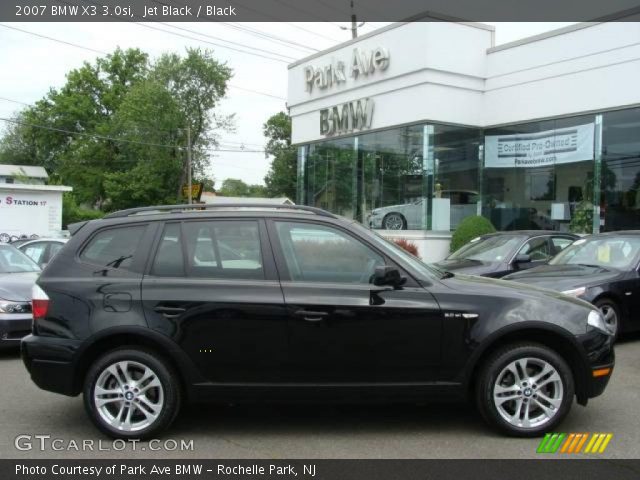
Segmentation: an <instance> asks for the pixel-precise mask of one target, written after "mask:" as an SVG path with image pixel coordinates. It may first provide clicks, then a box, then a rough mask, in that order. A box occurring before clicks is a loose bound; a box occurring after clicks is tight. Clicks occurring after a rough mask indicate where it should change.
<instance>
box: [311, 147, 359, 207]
mask: <svg viewBox="0 0 640 480" xmlns="http://www.w3.org/2000/svg"><path fill="white" fill-rule="evenodd" d="M306 149H307V153H306V158H304V168H303V170H304V178H303V181H302V182H301V183H302V185H301V188H302V189H303V200H304V204H305V205H311V206H313V207H319V208H323V209H325V210H329V211H330V212H333V213H336V214H338V215H343V216H345V217H347V218H355V213H356V212H355V201H354V200H355V195H356V193H357V190H356V185H355V175H356V155H355V151H354V139H353V138H342V139H336V140H328V141H326V142H320V143H314V144H311V145H308V146H307V147H306Z"/></svg>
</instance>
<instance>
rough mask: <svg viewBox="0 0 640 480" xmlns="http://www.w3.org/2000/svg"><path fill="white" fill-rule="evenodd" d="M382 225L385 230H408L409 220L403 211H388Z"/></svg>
mask: <svg viewBox="0 0 640 480" xmlns="http://www.w3.org/2000/svg"><path fill="white" fill-rule="evenodd" d="M382 226H383V227H384V228H385V230H406V229H407V220H406V219H405V218H404V216H402V214H401V213H397V212H392V213H387V214H386V215H385V216H384V218H383V219H382Z"/></svg>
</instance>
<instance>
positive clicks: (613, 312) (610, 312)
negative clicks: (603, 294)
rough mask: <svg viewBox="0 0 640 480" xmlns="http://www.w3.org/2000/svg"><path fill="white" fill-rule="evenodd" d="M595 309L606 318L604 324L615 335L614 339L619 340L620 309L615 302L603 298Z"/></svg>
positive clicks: (596, 304)
mask: <svg viewBox="0 0 640 480" xmlns="http://www.w3.org/2000/svg"><path fill="white" fill-rule="evenodd" d="M594 305H595V307H596V308H597V309H598V310H600V313H602V316H603V317H604V322H605V323H606V324H607V326H608V327H609V331H611V332H612V333H613V336H614V338H617V336H618V332H619V331H620V309H619V308H618V305H616V303H615V302H614V301H613V300H609V299H608V298H602V299H600V300H598V301H597V302H596V303H595V304H594Z"/></svg>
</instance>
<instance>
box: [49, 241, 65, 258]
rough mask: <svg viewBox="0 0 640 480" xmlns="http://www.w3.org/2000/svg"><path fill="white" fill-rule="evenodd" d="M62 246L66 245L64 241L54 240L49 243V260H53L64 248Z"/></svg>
mask: <svg viewBox="0 0 640 480" xmlns="http://www.w3.org/2000/svg"><path fill="white" fill-rule="evenodd" d="M62 247H64V243H58V242H52V243H50V244H49V254H48V255H49V260H51V259H52V258H53V257H54V256H55V255H56V253H58V252H59V251H60V250H62Z"/></svg>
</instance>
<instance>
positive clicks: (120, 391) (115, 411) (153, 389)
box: [84, 347, 180, 439]
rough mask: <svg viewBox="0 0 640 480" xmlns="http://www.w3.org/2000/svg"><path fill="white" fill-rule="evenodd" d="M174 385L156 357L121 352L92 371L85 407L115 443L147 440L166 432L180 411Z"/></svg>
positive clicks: (107, 356) (168, 370)
mask: <svg viewBox="0 0 640 480" xmlns="http://www.w3.org/2000/svg"><path fill="white" fill-rule="evenodd" d="M179 385H180V383H179V380H178V377H177V375H176V374H175V372H174V371H173V369H172V368H171V367H170V366H169V365H168V364H167V363H166V362H165V361H164V360H163V359H162V358H161V357H159V356H158V355H156V354H155V353H152V352H150V351H146V350H138V349H135V348H133V347H132V348H123V349H118V350H113V351H111V352H108V353H106V354H105V355H103V356H102V357H100V358H98V360H97V361H96V362H95V363H94V364H93V366H91V368H90V369H89V372H88V373H87V377H86V381H85V387H84V405H85V409H86V411H87V414H88V415H89V417H90V418H91V420H92V421H93V423H94V424H95V425H96V426H97V427H98V428H99V429H100V430H101V431H103V432H104V433H106V434H107V435H109V436H112V437H115V438H124V439H129V438H141V439H142V438H150V437H152V436H154V435H156V434H158V433H160V432H161V431H162V430H164V429H165V428H167V427H168V426H169V425H170V424H171V422H173V420H174V418H175V417H176V415H177V413H178V410H179V408H180V388H179Z"/></svg>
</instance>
